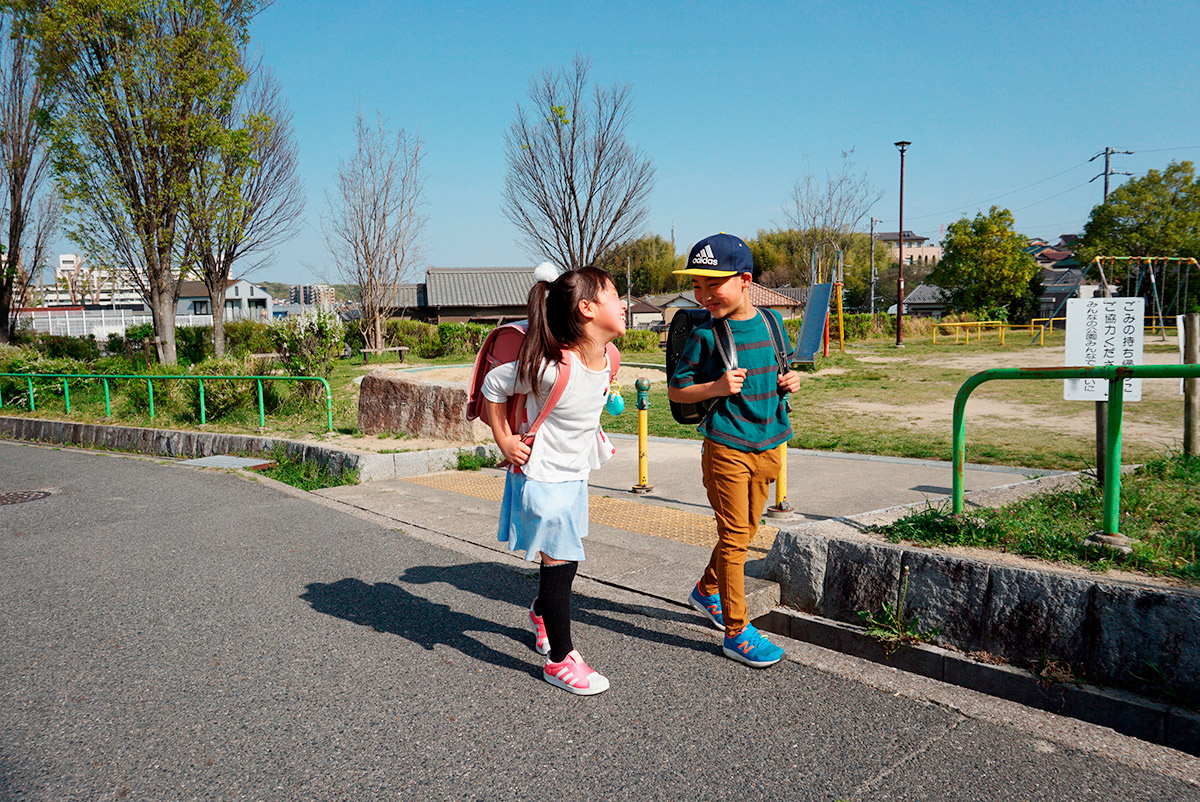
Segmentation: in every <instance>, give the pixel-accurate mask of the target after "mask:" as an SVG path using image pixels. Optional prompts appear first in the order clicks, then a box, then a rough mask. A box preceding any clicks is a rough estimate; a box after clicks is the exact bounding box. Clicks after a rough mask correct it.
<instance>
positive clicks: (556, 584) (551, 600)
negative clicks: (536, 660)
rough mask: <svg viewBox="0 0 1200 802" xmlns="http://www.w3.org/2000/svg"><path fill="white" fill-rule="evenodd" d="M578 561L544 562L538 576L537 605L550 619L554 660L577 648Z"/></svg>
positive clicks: (547, 624)
mask: <svg viewBox="0 0 1200 802" xmlns="http://www.w3.org/2000/svg"><path fill="white" fill-rule="evenodd" d="M578 568H579V563H577V562H567V563H562V564H561V565H546V564H544V563H543V564H542V570H541V573H540V574H539V576H538V580H539V582H538V600H537V606H538V608H540V610H541V616H542V618H544V619H545V621H546V636H547V637H548V638H549V639H550V660H551V661H552V662H555V663H559V662H562V660H563V659H564V658H566V656H567V653H568V652H570V651H571V650H572V649H574V648H575V646H574V644H572V643H571V585H572V583H574V581H575V571H576V570H577V569H578Z"/></svg>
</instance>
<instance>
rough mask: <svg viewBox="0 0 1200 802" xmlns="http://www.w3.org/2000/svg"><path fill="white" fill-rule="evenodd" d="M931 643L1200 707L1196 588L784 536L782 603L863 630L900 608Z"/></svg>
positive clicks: (1199, 597)
mask: <svg viewBox="0 0 1200 802" xmlns="http://www.w3.org/2000/svg"><path fill="white" fill-rule="evenodd" d="M905 569H907V571H908V594H907V596H906V598H905V602H904V607H905V611H906V617H907V616H909V615H916V616H917V617H918V618H919V623H920V628H921V629H930V628H933V627H940V628H941V630H942V631H941V633H940V635H939V636H938V638H937V643H938V644H939V645H942V646H946V647H949V648H952V649H958V650H961V651H964V652H971V651H986V652H988V653H990V654H993V655H996V656H998V657H1002V658H1004V659H1005V660H1007V661H1008V662H1010V663H1012V664H1014V665H1017V666H1021V667H1023V668H1024V667H1028V666H1029V665H1030V664H1031V663H1032V662H1033V661H1036V660H1039V659H1043V658H1050V659H1054V660H1062V661H1065V662H1067V663H1070V664H1071V665H1072V666H1073V667H1074V668H1075V670H1076V671H1077V672H1080V673H1082V678H1083V679H1084V680H1085V681H1088V682H1092V683H1097V684H1103V685H1109V686H1112V687H1117V688H1124V689H1127V690H1132V691H1135V692H1137V693H1143V694H1148V695H1152V696H1156V697H1159V698H1168V699H1172V700H1174V701H1176V702H1178V703H1180V704H1184V705H1187V706H1189V707H1192V708H1193V709H1194V708H1196V707H1198V706H1200V592H1197V591H1194V590H1190V589H1186V588H1178V589H1176V588H1166V587H1151V586H1143V585H1140V584H1136V583H1132V582H1130V583H1123V582H1117V581H1112V580H1108V579H1102V578H1096V579H1092V578H1090V577H1087V576H1070V575H1066V574H1060V573H1056V572H1052V571H1040V570H1034V569H1030V568H1020V567H1013V566H1010V565H1001V564H998V563H988V562H984V561H982V560H977V559H970V558H966V557H961V556H957V555H948V554H938V553H934V552H930V551H926V550H923V549H917V548H913V547H906V546H898V545H892V544H889V543H881V542H876V541H871V540H868V539H866V538H862V537H853V536H847V537H835V536H829V535H827V534H813V533H811V532H806V531H805V530H804V529H803V528H800V527H797V528H791V529H784V530H782V531H781V532H780V533H779V535H778V536H777V537H776V539H775V544H774V546H772V548H771V551H770V553H769V554H768V555H767V558H766V561H765V563H764V566H763V572H762V577H763V578H764V579H769V580H773V581H776V582H778V583H779V585H780V603H781V604H783V605H785V606H787V607H793V608H796V609H798V610H801V611H803V612H806V613H811V614H814V615H818V616H821V617H823V618H829V619H833V620H836V621H842V622H847V623H852V624H861V619H860V618H859V616H858V612H859V611H860V610H869V611H871V612H877V611H878V610H879V609H880V607H881V606H882V604H883V602H885V601H886V602H889V603H893V604H894V603H896V602H897V600H898V598H899V595H900V588H901V582H902V580H903V576H904V571H905Z"/></svg>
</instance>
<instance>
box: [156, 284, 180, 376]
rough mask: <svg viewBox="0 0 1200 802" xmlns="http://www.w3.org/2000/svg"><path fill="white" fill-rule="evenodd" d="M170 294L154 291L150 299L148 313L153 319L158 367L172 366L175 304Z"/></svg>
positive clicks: (174, 360)
mask: <svg viewBox="0 0 1200 802" xmlns="http://www.w3.org/2000/svg"><path fill="white" fill-rule="evenodd" d="M171 295H172V294H171V293H165V292H158V291H155V292H154V293H153V296H154V297H152V298H151V299H150V313H151V315H153V317H154V332H155V337H154V345H155V348H156V350H157V352H158V362H159V364H160V365H174V364H175V362H176V360H177V356H176V351H175V302H174V298H172V297H171Z"/></svg>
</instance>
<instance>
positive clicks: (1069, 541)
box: [870, 455, 1200, 583]
mask: <svg viewBox="0 0 1200 802" xmlns="http://www.w3.org/2000/svg"><path fill="white" fill-rule="evenodd" d="M1198 484H1200V458H1198V457H1188V456H1184V455H1172V456H1168V457H1160V458H1158V459H1154V460H1151V461H1150V462H1147V463H1146V464H1145V465H1143V466H1142V467H1141V468H1139V469H1138V470H1137V471H1135V472H1133V473H1131V474H1127V475H1126V476H1123V477H1122V479H1121V521H1120V531H1121V534H1123V535H1126V536H1128V537H1131V538H1134V539H1135V540H1137V541H1140V543H1139V544H1137V545H1135V546H1134V550H1133V554H1130V555H1128V556H1125V557H1118V556H1116V555H1113V554H1110V553H1107V552H1098V551H1096V550H1095V549H1093V548H1092V547H1090V546H1086V545H1084V544H1083V542H1082V541H1083V538H1085V537H1087V536H1088V535H1089V534H1091V533H1092V532H1095V531H1097V530H1098V529H1100V526H1101V521H1102V518H1103V512H1104V492H1103V490H1102V489H1101V488H1099V487H1085V488H1081V489H1079V490H1065V491H1056V492H1051V493H1044V494H1041V495H1038V496H1034V497H1031V498H1028V499H1024V500H1021V501H1018V502H1015V503H1013V504H1008V505H1006V506H1004V507H1001V508H1000V509H996V510H991V509H982V510H975V511H972V512H971V513H970V514H964V515H959V516H955V515H953V514H951V513H950V512H949V508H948V506H947V505H940V506H936V507H935V506H928V507H926V508H925V509H924V510H920V511H917V512H914V513H911V514H909V515H906V516H905V517H903V518H901V519H899V520H897V521H895V522H894V523H891V524H888V525H886V526H876V527H871V528H870V531H874V532H878V533H880V534H882V535H884V536H885V537H886V538H887V539H888V540H890V541H892V542H894V543H896V542H901V541H908V542H913V543H917V544H920V545H926V546H938V545H948V546H976V547H979V548H985V549H993V550H996V551H1003V552H1010V553H1012V554H1019V555H1022V556H1025V557H1033V558H1036V559H1041V560H1047V561H1050V562H1060V563H1070V564H1075V565H1083V566H1086V567H1088V568H1091V569H1093V570H1097V571H1103V570H1107V569H1108V568H1111V567H1114V566H1119V567H1121V568H1125V569H1128V570H1134V571H1141V572H1143V573H1146V574H1151V575H1156V576H1170V577H1175V578H1178V579H1183V580H1187V581H1190V582H1193V583H1200V495H1198V494H1197V493H1196V487H1197V485H1198Z"/></svg>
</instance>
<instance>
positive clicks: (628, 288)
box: [625, 256, 633, 329]
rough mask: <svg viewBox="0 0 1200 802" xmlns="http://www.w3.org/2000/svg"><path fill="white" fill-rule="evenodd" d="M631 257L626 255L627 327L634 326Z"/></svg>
mask: <svg viewBox="0 0 1200 802" xmlns="http://www.w3.org/2000/svg"><path fill="white" fill-rule="evenodd" d="M630 275H631V273H630V272H629V257H628V256H626V257H625V328H627V329H631V328H633V283H632V281H631V280H630Z"/></svg>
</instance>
